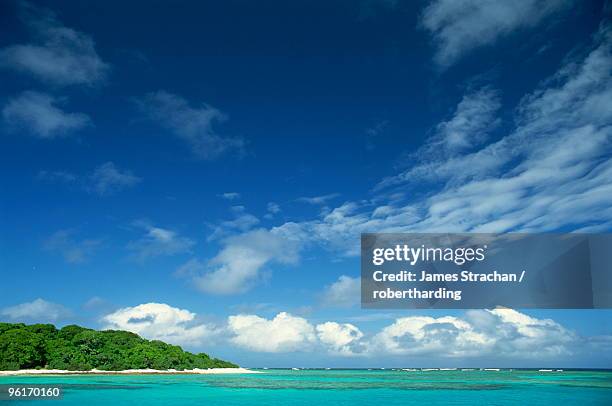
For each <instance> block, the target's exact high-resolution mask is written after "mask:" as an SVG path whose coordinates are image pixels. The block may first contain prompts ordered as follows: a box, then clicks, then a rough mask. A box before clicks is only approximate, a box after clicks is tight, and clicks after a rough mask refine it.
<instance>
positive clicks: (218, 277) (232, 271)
mask: <svg viewBox="0 0 612 406" xmlns="http://www.w3.org/2000/svg"><path fill="white" fill-rule="evenodd" d="M292 228H293V227H291V225H284V226H282V227H276V228H273V229H271V230H265V229H257V230H251V231H248V232H246V233H243V234H239V235H235V236H232V237H228V238H226V239H225V240H223V241H222V244H223V248H222V249H221V251H220V252H219V253H218V254H217V255H216V256H215V257H214V258H212V259H211V260H210V261H209V262H208V263H207V264H206V266H205V267H202V269H201V272H200V274H199V275H196V276H194V277H193V282H194V284H195V286H196V287H197V288H198V289H199V290H201V291H203V292H206V293H211V294H217V295H226V294H236V293H241V292H245V291H247V290H249V289H250V288H251V287H253V285H254V284H255V283H256V282H257V281H258V279H259V278H260V276H261V275H260V272H261V270H262V268H264V267H265V266H266V265H269V264H272V263H281V264H294V263H296V262H297V261H298V259H299V249H300V244H299V240H298V239H299V236H297V235H295V234H293V233H292Z"/></svg>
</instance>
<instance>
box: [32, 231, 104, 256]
mask: <svg viewBox="0 0 612 406" xmlns="http://www.w3.org/2000/svg"><path fill="white" fill-rule="evenodd" d="M101 245H102V240H101V239H91V238H85V239H81V238H78V237H77V235H76V232H75V230H59V231H56V232H55V233H53V234H52V235H51V236H50V237H49V238H47V239H46V240H45V242H44V244H43V248H44V249H45V250H47V251H50V252H55V253H59V254H60V255H62V256H63V257H64V260H65V261H66V262H67V263H69V264H82V263H84V262H87V261H88V260H89V258H91V257H92V256H93V255H94V254H95V252H96V251H97V250H98V249H99V248H100V246H101Z"/></svg>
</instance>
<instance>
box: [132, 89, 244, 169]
mask: <svg viewBox="0 0 612 406" xmlns="http://www.w3.org/2000/svg"><path fill="white" fill-rule="evenodd" d="M138 105H139V106H140V108H141V110H142V111H143V113H144V114H146V115H147V117H149V118H150V119H151V120H153V121H155V122H157V123H159V124H160V125H162V126H163V127H165V128H166V129H168V130H169V131H170V132H172V133H173V134H174V135H175V136H176V137H178V138H180V139H182V140H184V141H185V142H187V143H188V144H189V145H190V146H191V149H192V151H193V153H194V154H195V155H196V156H197V157H199V158H202V159H214V158H217V157H218V156H220V155H222V154H224V153H226V152H230V151H235V152H238V153H242V151H243V149H244V147H245V141H244V140H243V139H242V138H237V137H226V136H220V135H219V134H217V132H216V131H215V130H214V128H213V127H214V125H215V123H220V122H223V121H225V120H226V115H225V114H223V113H222V112H221V111H220V110H218V109H216V108H214V107H212V106H210V105H208V104H203V105H201V106H199V107H192V106H190V105H189V103H188V102H187V100H185V99H183V98H182V97H180V96H177V95H174V94H171V93H168V92H165V91H161V90H160V91H157V92H153V93H149V94H147V95H146V96H144V97H143V98H142V99H140V100H139V101H138Z"/></svg>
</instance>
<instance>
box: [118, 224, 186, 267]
mask: <svg viewBox="0 0 612 406" xmlns="http://www.w3.org/2000/svg"><path fill="white" fill-rule="evenodd" d="M134 226H135V227H137V228H138V229H140V230H143V231H144V235H143V236H142V237H140V238H139V239H137V240H133V241H130V242H129V243H128V245H127V249H128V250H129V251H130V252H131V253H132V256H133V258H135V259H137V260H139V261H146V260H148V259H151V258H156V257H160V256H171V255H177V254H184V253H189V252H191V248H192V247H193V246H194V245H195V241H193V240H192V239H190V238H187V237H183V236H181V235H179V234H178V233H177V232H176V231H173V230H169V229H166V228H161V227H156V226H154V225H152V224H151V223H149V222H148V221H142V220H141V221H136V222H134Z"/></svg>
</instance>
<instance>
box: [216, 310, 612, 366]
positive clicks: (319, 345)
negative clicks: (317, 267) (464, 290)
mask: <svg viewBox="0 0 612 406" xmlns="http://www.w3.org/2000/svg"><path fill="white" fill-rule="evenodd" d="M385 318H387V317H385ZM226 330H227V333H228V334H229V340H230V342H231V343H232V344H234V345H236V346H238V347H241V348H245V349H247V350H250V351H255V352H274V353H277V352H294V351H304V352H321V351H325V352H327V353H328V354H330V355H332V356H343V357H346V356H359V357H370V358H381V357H392V358H394V359H396V360H397V359H403V358H401V357H404V356H410V357H427V358H428V359H447V358H461V359H490V358H491V357H495V358H496V359H497V360H499V359H503V358H506V359H512V360H530V361H534V360H535V361H545V360H552V359H556V360H561V359H563V360H567V359H570V358H571V357H572V356H574V355H577V354H580V353H584V352H588V351H594V350H596V348H598V346H607V345H609V344H608V342H609V340H610V337H609V336H604V337H581V336H578V335H577V334H576V333H574V332H573V331H571V330H568V329H566V328H565V327H563V326H562V325H560V324H559V323H557V322H555V321H553V320H550V319H538V318H535V317H531V316H528V315H526V314H524V313H520V312H518V311H516V310H512V309H496V310H470V311H467V312H466V313H464V314H463V315H462V316H441V317H437V318H436V317H430V316H408V317H400V318H397V319H396V320H394V321H393V322H392V323H391V324H389V325H387V326H385V327H383V328H381V329H379V330H375V331H372V332H369V333H366V332H363V331H362V330H361V329H360V328H359V327H358V326H356V325H354V324H351V323H339V322H335V321H326V322H323V323H319V324H317V325H316V326H315V325H314V324H313V323H311V322H310V321H308V320H307V319H305V318H302V317H296V316H293V315H291V314H288V313H286V312H280V313H278V314H277V315H276V316H275V317H273V318H271V319H267V318H263V317H260V316H257V315H252V314H240V315H234V316H230V317H228V321H227V329H226Z"/></svg>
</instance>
